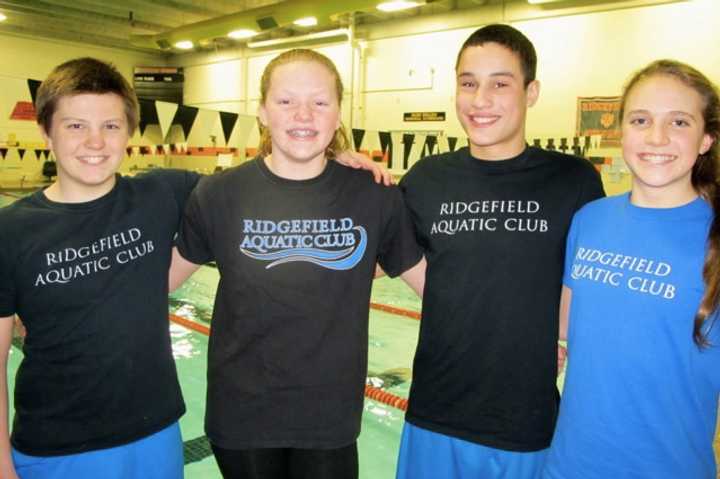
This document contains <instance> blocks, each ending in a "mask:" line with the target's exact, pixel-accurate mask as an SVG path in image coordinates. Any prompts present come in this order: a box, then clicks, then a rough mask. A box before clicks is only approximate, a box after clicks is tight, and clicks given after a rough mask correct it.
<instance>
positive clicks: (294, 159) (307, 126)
mask: <svg viewBox="0 0 720 479" xmlns="http://www.w3.org/2000/svg"><path fill="white" fill-rule="evenodd" d="M335 81H336V80H335V77H334V76H333V75H332V73H331V72H330V71H328V69H327V68H326V67H324V66H323V65H321V64H320V63H318V62H314V61H292V62H288V63H284V64H282V65H279V66H277V67H275V69H274V70H273V72H272V75H271V77H270V87H269V89H268V92H267V96H266V99H265V102H264V103H263V104H261V105H260V108H259V110H258V116H259V118H260V121H261V123H262V124H263V125H264V126H265V127H267V128H268V130H269V131H270V136H271V141H272V163H273V165H274V166H276V167H279V169H281V170H283V171H287V170H292V171H295V172H300V173H301V172H302V171H313V172H317V170H318V168H320V171H322V167H324V164H325V161H326V157H325V151H326V149H327V147H328V145H329V144H330V142H331V141H332V139H333V137H334V136H335V130H337V129H338V128H339V127H340V104H339V102H338V93H337V91H336V88H335ZM277 169H278V168H275V170H277ZM276 172H277V171H276ZM293 176H297V175H295V174H294V175H293ZM301 176H302V174H301Z"/></svg>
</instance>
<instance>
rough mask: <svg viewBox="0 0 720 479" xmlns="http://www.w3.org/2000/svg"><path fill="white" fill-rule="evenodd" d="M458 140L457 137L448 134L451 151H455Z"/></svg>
mask: <svg viewBox="0 0 720 479" xmlns="http://www.w3.org/2000/svg"><path fill="white" fill-rule="evenodd" d="M457 141H458V139H457V137H454V136H448V148H450V151H455V145H457Z"/></svg>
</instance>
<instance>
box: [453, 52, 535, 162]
mask: <svg viewBox="0 0 720 479" xmlns="http://www.w3.org/2000/svg"><path fill="white" fill-rule="evenodd" d="M456 73H457V94H456V99H455V109H456V112H457V116H458V119H459V120H460V123H461V124H462V126H463V129H464V130H465V132H466V133H467V135H468V139H469V142H470V153H472V155H473V156H474V157H476V158H481V159H487V160H495V159H506V158H510V157H513V156H516V155H518V154H520V153H521V152H522V151H523V149H524V148H525V116H526V113H527V108H528V107H530V106H532V105H534V104H535V101H537V97H538V93H539V83H538V82H537V81H532V82H530V84H529V85H528V86H527V88H526V87H525V83H524V73H523V70H522V65H521V64H520V59H519V58H518V56H517V55H516V54H515V53H514V52H512V51H511V50H509V49H507V48H505V47H504V46H502V45H499V44H497V43H492V42H490V43H485V44H483V45H479V46H474V47H469V48H466V49H465V51H463V53H462V55H461V56H460V61H459V63H458V67H457V71H456Z"/></svg>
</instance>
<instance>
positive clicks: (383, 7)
mask: <svg viewBox="0 0 720 479" xmlns="http://www.w3.org/2000/svg"><path fill="white" fill-rule="evenodd" d="M419 6H420V2H408V1H405V0H396V1H392V2H382V3H380V4H378V6H377V9H378V10H380V11H383V12H399V11H400V10H407V9H409V8H415V7H419Z"/></svg>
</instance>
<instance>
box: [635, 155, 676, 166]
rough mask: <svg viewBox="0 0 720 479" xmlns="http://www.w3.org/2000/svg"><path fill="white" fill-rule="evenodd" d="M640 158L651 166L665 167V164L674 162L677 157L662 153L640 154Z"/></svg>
mask: <svg viewBox="0 0 720 479" xmlns="http://www.w3.org/2000/svg"><path fill="white" fill-rule="evenodd" d="M638 157H639V158H640V159H641V160H642V161H644V162H647V163H650V164H651V165H663V164H665V163H669V162H671V161H674V160H675V159H676V158H677V156H676V155H669V154H660V153H640V154H638Z"/></svg>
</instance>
